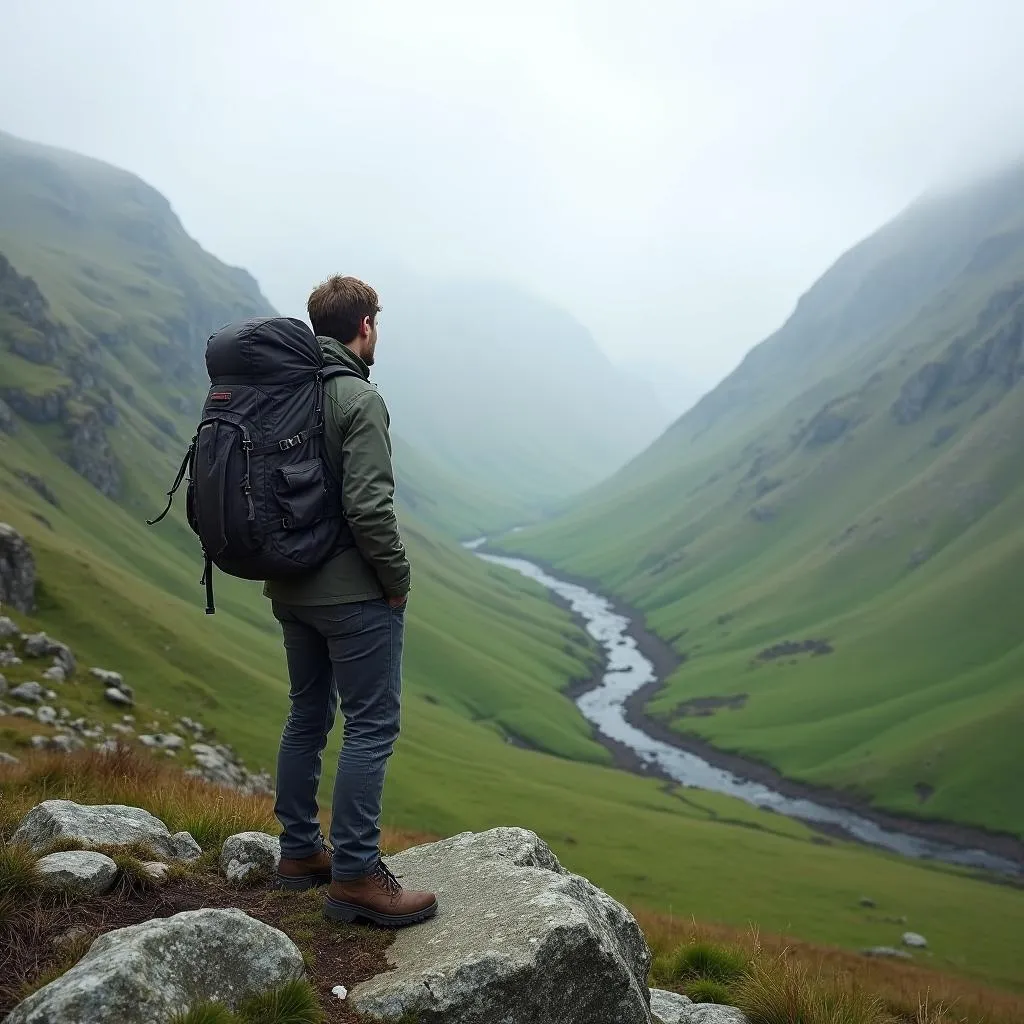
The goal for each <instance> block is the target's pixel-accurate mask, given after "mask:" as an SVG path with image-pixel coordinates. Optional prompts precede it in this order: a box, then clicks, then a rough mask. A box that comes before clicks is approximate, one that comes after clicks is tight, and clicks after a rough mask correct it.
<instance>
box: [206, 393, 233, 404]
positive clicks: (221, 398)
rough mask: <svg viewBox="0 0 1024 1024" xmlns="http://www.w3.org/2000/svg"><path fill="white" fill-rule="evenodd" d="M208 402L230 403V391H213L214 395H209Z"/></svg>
mask: <svg viewBox="0 0 1024 1024" xmlns="http://www.w3.org/2000/svg"><path fill="white" fill-rule="evenodd" d="M210 401H211V402H230V401H231V392H230V391H214V393H213V394H212V395H210Z"/></svg>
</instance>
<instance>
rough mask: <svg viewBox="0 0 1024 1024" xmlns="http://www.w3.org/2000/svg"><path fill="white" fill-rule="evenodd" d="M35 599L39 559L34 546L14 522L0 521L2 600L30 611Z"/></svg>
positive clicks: (0, 602)
mask: <svg viewBox="0 0 1024 1024" xmlns="http://www.w3.org/2000/svg"><path fill="white" fill-rule="evenodd" d="M35 603H36V562H35V559H34V558H33V557H32V550H31V548H29V546H28V544H27V543H26V541H25V538H24V537H22V535H21V534H20V533H18V531H17V530H16V529H15V528H14V527H13V526H10V525H9V524H7V523H0V604H9V605H10V606H11V607H12V608H15V609H16V610H17V611H19V612H30V611H32V610H33V609H34V608H35ZM8 621H10V620H8ZM10 635H11V636H13V635H14V634H13V633H12V634H10Z"/></svg>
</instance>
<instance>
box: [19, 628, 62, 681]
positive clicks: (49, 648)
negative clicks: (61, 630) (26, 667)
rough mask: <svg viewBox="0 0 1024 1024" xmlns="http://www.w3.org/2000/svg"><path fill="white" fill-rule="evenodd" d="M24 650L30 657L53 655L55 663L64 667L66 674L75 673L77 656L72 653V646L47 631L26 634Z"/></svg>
mask: <svg viewBox="0 0 1024 1024" xmlns="http://www.w3.org/2000/svg"><path fill="white" fill-rule="evenodd" d="M24 651H25V653H26V654H27V655H28V656H29V657H30V658H46V657H49V656H51V655H52V656H53V661H54V664H55V665H59V666H60V667H61V668H62V669H64V674H65V676H73V675H74V674H75V656H74V654H72V653H71V648H70V647H68V645H67V644H62V643H61V642H60V641H59V640H54V639H52V638H51V637H48V636H47V635H46V634H45V633H30V634H29V635H28V636H26V637H25V646H24Z"/></svg>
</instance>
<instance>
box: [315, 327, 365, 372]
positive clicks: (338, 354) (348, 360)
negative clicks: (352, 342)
mask: <svg viewBox="0 0 1024 1024" xmlns="http://www.w3.org/2000/svg"><path fill="white" fill-rule="evenodd" d="M316 340H317V341H318V342H320V350H321V351H322V352H323V354H324V362H325V363H326V364H327V365H328V366H331V365H335V366H337V365H340V366H345V367H348V369H350V370H355V371H356V373H358V374H359V376H360V377H362V378H363V380H369V379H370V368H369V367H368V366H367V365H366V363H364V362H363V361H362V359H360V358H359V356H357V355H356V354H355V352H353V351H352V350H351V349H350V348H348V347H347V346H345V345H342V343H341V342H340V341H338V340H337V338H328V337H323V336H321V337H318V338H317V339H316Z"/></svg>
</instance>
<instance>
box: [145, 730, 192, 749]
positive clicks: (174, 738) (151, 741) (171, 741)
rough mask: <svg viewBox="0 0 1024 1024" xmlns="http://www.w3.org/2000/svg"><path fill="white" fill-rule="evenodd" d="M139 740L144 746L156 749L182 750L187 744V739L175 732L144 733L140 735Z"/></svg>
mask: <svg viewBox="0 0 1024 1024" xmlns="http://www.w3.org/2000/svg"><path fill="white" fill-rule="evenodd" d="M139 742H140V743H141V744H142V745H143V746H144V747H150V748H152V749H154V750H168V751H174V750H181V748H182V747H184V746H185V741H184V740H183V739H182V738H181V737H180V736H178V735H176V734H175V733H173V732H168V733H160V732H158V733H155V734H154V733H143V734H142V735H141V736H139Z"/></svg>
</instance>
